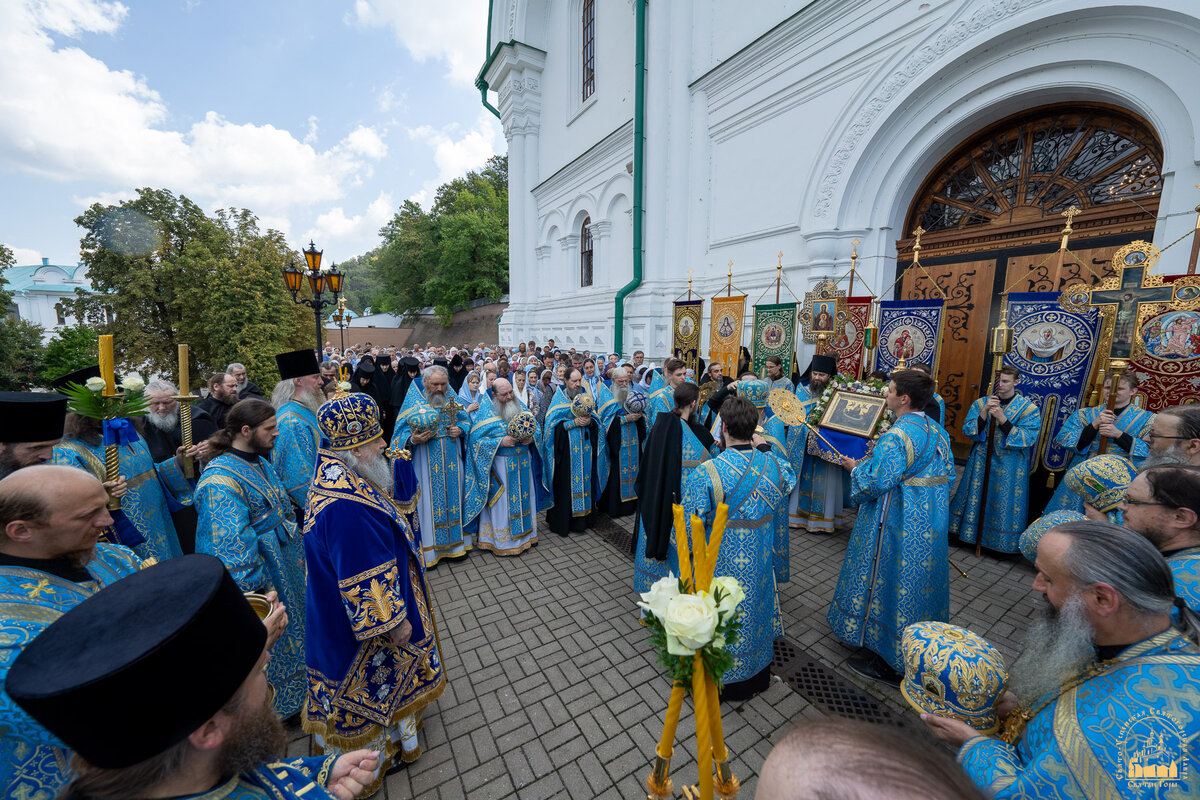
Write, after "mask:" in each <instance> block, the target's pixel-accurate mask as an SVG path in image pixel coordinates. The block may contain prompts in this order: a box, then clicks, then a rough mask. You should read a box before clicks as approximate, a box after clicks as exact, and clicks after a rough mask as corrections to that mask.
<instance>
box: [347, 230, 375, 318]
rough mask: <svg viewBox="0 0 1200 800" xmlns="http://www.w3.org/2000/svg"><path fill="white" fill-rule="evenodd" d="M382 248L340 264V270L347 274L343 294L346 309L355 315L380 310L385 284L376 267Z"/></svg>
mask: <svg viewBox="0 0 1200 800" xmlns="http://www.w3.org/2000/svg"><path fill="white" fill-rule="evenodd" d="M379 250H380V248H378V247H377V248H375V249H374V250H368V251H367V252H366V253H363V254H362V255H361V256H355V257H354V258H348V259H346V260H345V261H342V262H340V263H339V264H338V269H340V270H342V271H343V272H344V273H346V280H345V281H343V282H342V294H343V296H344V297H345V298H346V308H349V309H350V310H352V311H353V312H354V313H355V314H363V313H366V310H367V309H368V308H369V309H371V310H372V311H379V310H380V301H381V300H382V299H383V297H384V282H383V279H382V278H381V277H380V275H379V271H378V270H377V269H376V267H375V262H376V260H377V259H378V258H379Z"/></svg>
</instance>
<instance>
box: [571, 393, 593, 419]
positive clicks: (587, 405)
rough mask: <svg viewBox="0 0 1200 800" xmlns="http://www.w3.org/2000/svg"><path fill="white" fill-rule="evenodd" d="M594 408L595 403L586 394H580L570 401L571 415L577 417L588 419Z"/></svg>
mask: <svg viewBox="0 0 1200 800" xmlns="http://www.w3.org/2000/svg"><path fill="white" fill-rule="evenodd" d="M595 407H596V401H595V400H593V399H592V396H591V395H590V394H588V393H587V392H580V393H579V394H577V395H575V399H573V400H572V401H571V413H572V414H574V415H575V416H577V417H590V416H591V415H592V409H594V408H595Z"/></svg>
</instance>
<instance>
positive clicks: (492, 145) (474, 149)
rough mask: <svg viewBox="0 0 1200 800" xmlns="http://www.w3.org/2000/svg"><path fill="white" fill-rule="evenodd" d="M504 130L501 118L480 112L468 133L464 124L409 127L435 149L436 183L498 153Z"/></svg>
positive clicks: (458, 174) (422, 140)
mask: <svg viewBox="0 0 1200 800" xmlns="http://www.w3.org/2000/svg"><path fill="white" fill-rule="evenodd" d="M501 133H502V129H501V127H500V121H499V120H497V119H496V118H495V117H494V116H492V115H491V114H489V113H488V112H486V111H481V112H480V113H479V116H478V117H476V118H475V125H474V126H473V127H471V129H470V130H467V131H465V132H464V131H463V128H462V126H461V125H447V126H446V127H444V128H442V129H440V130H435V129H434V128H432V127H430V126H429V125H422V126H421V127H419V128H413V129H411V130H409V132H408V135H409V138H411V139H413V140H414V141H419V142H424V143H426V144H428V145H429V146H430V147H432V148H433V160H434V163H435V164H437V168H438V175H437V179H436V180H435V185H436V184H442V183H445V182H446V181H449V180H453V179H454V178H457V177H459V176H461V175H462V174H463V173H465V172H467V171H468V170H472V169H478V168H479V167H482V166H483V165H484V163H485V162H486V161H487V160H488V159H489V158H491V157H492V156H494V155H495V154H496V145H497V143H498V142H499V140H500V135H501Z"/></svg>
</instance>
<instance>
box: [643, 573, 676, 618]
mask: <svg viewBox="0 0 1200 800" xmlns="http://www.w3.org/2000/svg"><path fill="white" fill-rule="evenodd" d="M678 596H679V578H676V577H675V576H674V575H671V574H668V575H667V577H665V578H659V579H658V580H657V581H655V582H654V585H653V586H651V587H650V591H648V592H646V593H645V594H643V595H642V602H640V603H638V606H639V607H641V608H643V609H645V610H646V611H649V612H650V613H651V614H653V615H654V616H656V617H658V618H659V619H660V620H661V619H663V618H664V617H665V616H666V613H667V603H669V602H670V600H671V598H672V597H678Z"/></svg>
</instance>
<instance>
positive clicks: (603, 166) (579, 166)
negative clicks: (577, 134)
mask: <svg viewBox="0 0 1200 800" xmlns="http://www.w3.org/2000/svg"><path fill="white" fill-rule="evenodd" d="M630 158H633V119H632V118H631V119H629V120H627V121H626V122H624V123H622V124H621V126H620V127H619V128H617V129H616V130H614V131H613V132H612V133H610V134H608V135H607V136H605V137H604V138H603V139H601V140H600V141H599V142H596V144H594V145H592V146H591V147H589V148H588V149H587V150H585V151H583V152H582V153H580V154H579V155H577V156H573V157H572V158H571V159H570V160H569V161H568V162H567V163H566V164H564V165H563V166H562V167H561V168H560V169H559V170H558V171H557V172H555V173H554V174H553V175H551V176H550V177H548V178H546V180H544V181H542V182H541V183H539V184H538V185H536V186H534V187H533V196H534V199H536V200H537V202H538V205H539V206H540V205H541V204H542V203H545V202H546V201H549V200H551V198H556V196H557V195H561V194H563V193H564V192H569V193H571V194H572V196H575V194H578V189H579V187H581V186H586V185H589V184H591V183H596V182H599V183H603V182H604V181H603V180H601V179H600V176H602V175H604V174H606V173H612V174H617V173H619V172H623V171H624V169H625V162H626V161H628V160H629V159H630Z"/></svg>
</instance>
